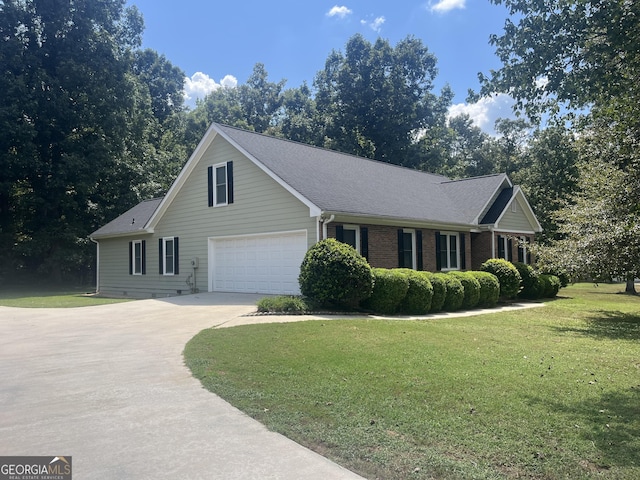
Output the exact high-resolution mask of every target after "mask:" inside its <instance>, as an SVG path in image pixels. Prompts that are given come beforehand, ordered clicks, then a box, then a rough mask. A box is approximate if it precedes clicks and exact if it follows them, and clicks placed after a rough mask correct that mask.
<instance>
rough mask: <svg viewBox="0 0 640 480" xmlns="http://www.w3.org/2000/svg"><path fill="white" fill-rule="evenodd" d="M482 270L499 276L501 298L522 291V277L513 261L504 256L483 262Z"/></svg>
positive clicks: (511, 296) (510, 296)
mask: <svg viewBox="0 0 640 480" xmlns="http://www.w3.org/2000/svg"><path fill="white" fill-rule="evenodd" d="M480 270H482V271H485V272H489V273H493V274H494V275H495V276H496V277H498V282H500V297H501V298H513V297H515V296H516V295H517V294H518V292H519V291H520V283H521V282H522V279H521V278H520V274H519V273H518V269H517V268H516V267H514V266H513V263H511V262H508V261H507V260H504V259H502V258H491V259H489V260H487V261H486V262H484V263H483V264H482V266H481V267H480Z"/></svg>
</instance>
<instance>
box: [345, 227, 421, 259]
mask: <svg viewBox="0 0 640 480" xmlns="http://www.w3.org/2000/svg"><path fill="white" fill-rule="evenodd" d="M345 230H350V231H352V232H355V241H356V245H355V249H356V252H358V253H361V252H360V225H354V224H348V225H345V224H343V225H342V231H343V232H344V231H345ZM414 243H415V242H414Z"/></svg>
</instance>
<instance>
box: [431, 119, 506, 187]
mask: <svg viewBox="0 0 640 480" xmlns="http://www.w3.org/2000/svg"><path fill="white" fill-rule="evenodd" d="M448 130H449V131H448V132H447V133H448V135H447V137H448V142H447V143H448V150H449V151H448V155H447V160H446V165H445V166H443V167H441V168H440V169H438V170H435V173H440V174H443V175H446V176H448V177H452V178H469V177H475V176H480V175H486V174H490V173H494V172H495V171H496V170H495V168H496V165H495V160H494V158H493V155H492V152H491V151H490V148H489V144H490V142H491V140H490V137H489V135H487V134H486V133H484V132H483V131H482V130H481V129H480V128H478V127H476V126H475V125H473V121H472V120H471V118H470V117H469V115H466V114H464V115H459V116H457V117H453V118H450V119H449V126H448Z"/></svg>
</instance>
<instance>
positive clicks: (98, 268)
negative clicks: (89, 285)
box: [89, 237, 100, 293]
mask: <svg viewBox="0 0 640 480" xmlns="http://www.w3.org/2000/svg"><path fill="white" fill-rule="evenodd" d="M89 240H91V241H92V242H93V243H95V244H96V293H100V242H97V241H96V240H94V239H93V238H91V237H89Z"/></svg>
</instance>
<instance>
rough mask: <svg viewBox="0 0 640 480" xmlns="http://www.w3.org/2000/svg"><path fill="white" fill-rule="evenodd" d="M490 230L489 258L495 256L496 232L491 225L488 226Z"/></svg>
mask: <svg viewBox="0 0 640 480" xmlns="http://www.w3.org/2000/svg"><path fill="white" fill-rule="evenodd" d="M489 231H490V232H491V258H496V234H495V232H494V231H493V227H489Z"/></svg>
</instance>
